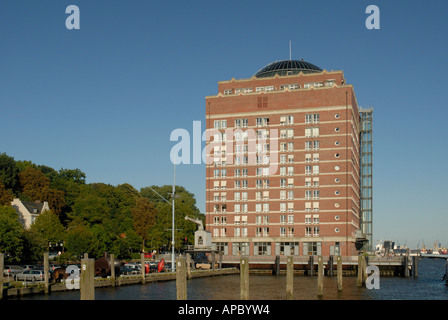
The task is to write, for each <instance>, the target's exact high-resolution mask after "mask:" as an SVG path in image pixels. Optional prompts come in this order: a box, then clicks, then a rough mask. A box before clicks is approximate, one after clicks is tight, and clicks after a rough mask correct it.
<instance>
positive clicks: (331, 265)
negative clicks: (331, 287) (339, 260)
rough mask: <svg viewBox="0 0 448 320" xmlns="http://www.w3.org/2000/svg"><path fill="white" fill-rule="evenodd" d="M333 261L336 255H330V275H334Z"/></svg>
mask: <svg viewBox="0 0 448 320" xmlns="http://www.w3.org/2000/svg"><path fill="white" fill-rule="evenodd" d="M333 263H334V257H333V256H330V257H329V259H328V275H329V276H330V277H332V276H333V267H334V266H333Z"/></svg>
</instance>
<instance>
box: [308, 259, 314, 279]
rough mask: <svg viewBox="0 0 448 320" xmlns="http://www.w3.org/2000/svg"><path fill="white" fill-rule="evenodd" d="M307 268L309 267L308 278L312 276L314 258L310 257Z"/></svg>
mask: <svg viewBox="0 0 448 320" xmlns="http://www.w3.org/2000/svg"><path fill="white" fill-rule="evenodd" d="M309 267H310V274H309V275H310V276H313V275H314V256H312V255H311V256H310V261H309Z"/></svg>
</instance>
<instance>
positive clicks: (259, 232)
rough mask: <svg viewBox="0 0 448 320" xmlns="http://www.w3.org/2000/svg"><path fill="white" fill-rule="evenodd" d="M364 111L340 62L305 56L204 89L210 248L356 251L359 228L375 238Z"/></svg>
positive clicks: (294, 252)
mask: <svg viewBox="0 0 448 320" xmlns="http://www.w3.org/2000/svg"><path fill="white" fill-rule="evenodd" d="M371 120H372V110H371V109H368V110H366V111H364V110H363V109H361V108H359V107H358V104H357V101H356V97H355V92H354V88H353V86H352V85H350V84H347V83H346V81H345V78H344V74H343V72H342V71H326V70H322V69H320V68H319V67H317V66H315V65H313V64H311V63H308V62H306V61H303V60H284V61H276V62H274V63H271V64H269V65H267V66H266V67H264V68H263V69H261V70H260V71H258V72H257V73H256V74H255V75H254V76H253V77H251V78H249V79H239V80H236V79H234V78H233V79H231V80H229V81H220V82H219V83H218V93H217V95H213V96H208V97H206V122H207V124H206V126H207V132H208V134H209V136H210V139H208V140H209V141H207V147H208V149H209V150H210V152H209V154H208V155H207V156H208V161H207V167H206V171H207V172H206V203H207V205H206V226H207V230H208V231H210V232H211V233H212V242H213V244H214V245H215V246H216V248H218V249H220V250H221V251H223V252H224V254H228V255H356V254H357V250H356V247H355V243H356V241H357V236H356V234H358V233H359V231H360V230H361V231H363V233H364V234H365V236H366V237H367V238H368V239H369V240H370V242H371V237H372V207H371V203H372V194H371V191H372V188H371V177H372V162H371V160H372V158H371V155H372V152H371V145H372V144H371V141H372V136H371V129H372V128H371ZM212 143H213V145H211V144H212ZM362 192H363V193H362ZM364 199H365V200H364ZM370 245H371V243H370Z"/></svg>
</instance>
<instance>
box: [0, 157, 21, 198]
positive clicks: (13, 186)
mask: <svg viewBox="0 0 448 320" xmlns="http://www.w3.org/2000/svg"><path fill="white" fill-rule="evenodd" d="M0 181H1V182H3V184H4V186H5V188H6V189H9V190H12V192H13V193H17V192H18V191H19V189H20V184H19V169H18V168H17V165H16V162H15V160H14V158H12V157H10V156H8V155H7V154H6V153H1V154H0Z"/></svg>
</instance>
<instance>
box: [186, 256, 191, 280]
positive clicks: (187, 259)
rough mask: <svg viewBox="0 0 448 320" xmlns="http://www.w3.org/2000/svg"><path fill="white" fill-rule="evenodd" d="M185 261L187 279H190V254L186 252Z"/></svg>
mask: <svg viewBox="0 0 448 320" xmlns="http://www.w3.org/2000/svg"><path fill="white" fill-rule="evenodd" d="M186 263H187V279H191V254H189V253H187V254H186Z"/></svg>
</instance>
